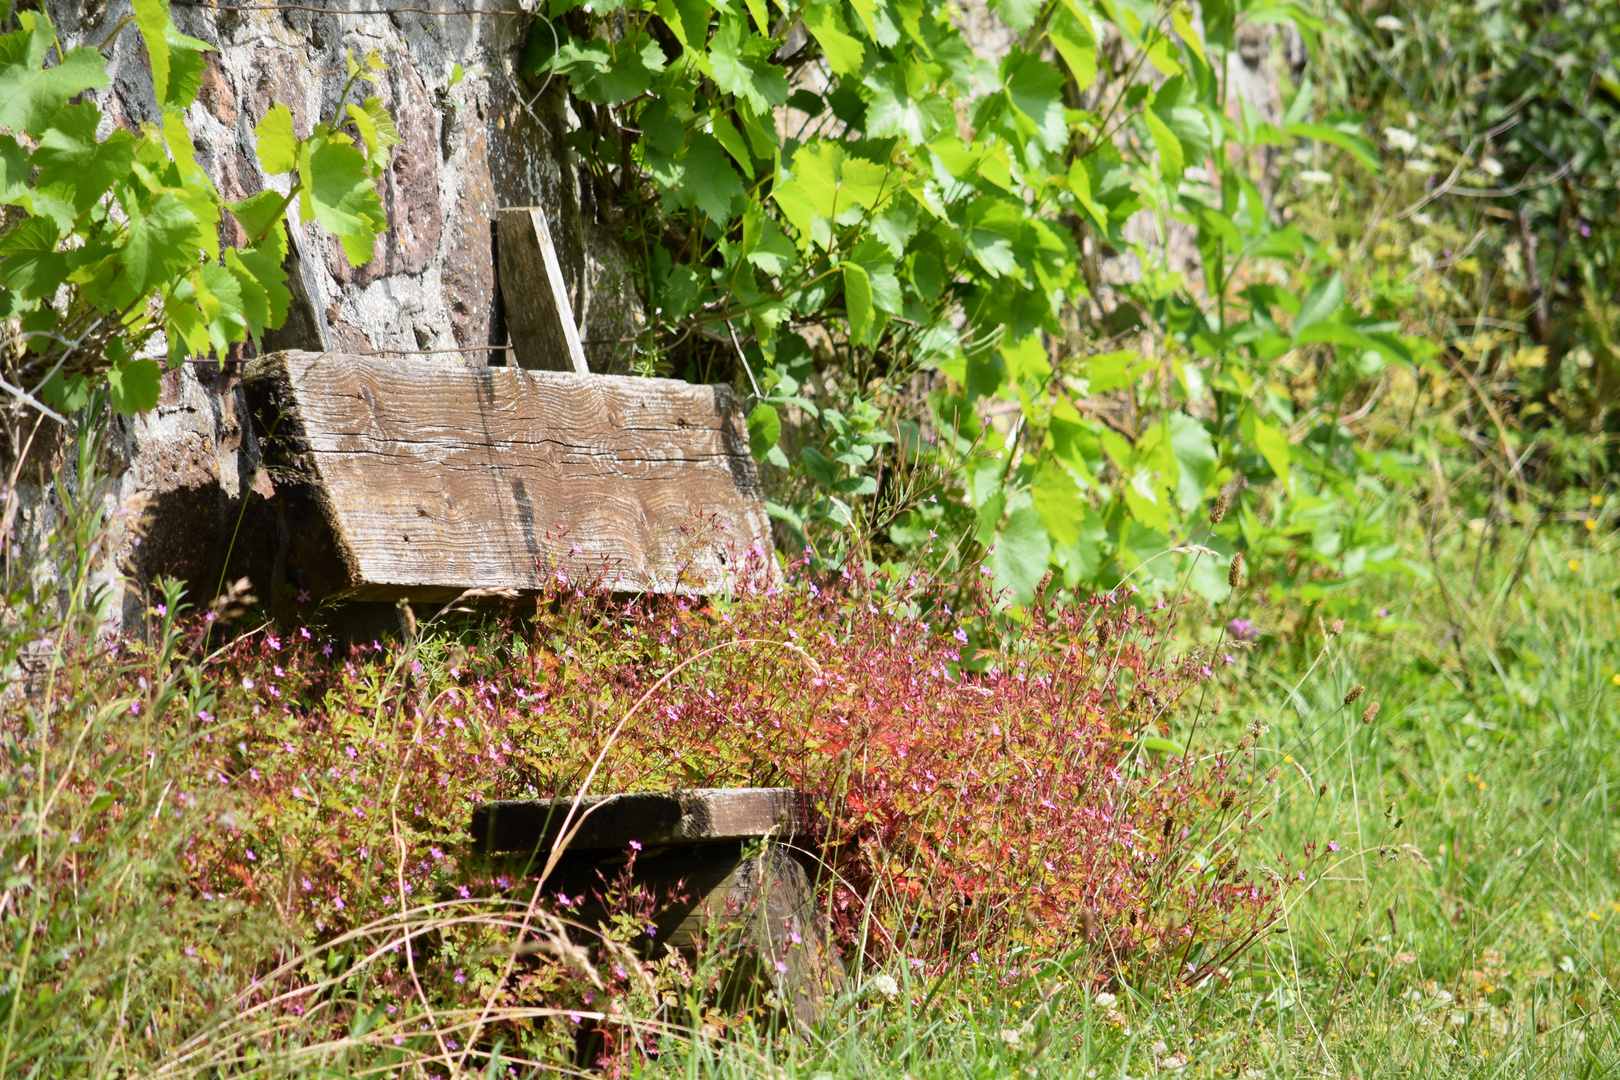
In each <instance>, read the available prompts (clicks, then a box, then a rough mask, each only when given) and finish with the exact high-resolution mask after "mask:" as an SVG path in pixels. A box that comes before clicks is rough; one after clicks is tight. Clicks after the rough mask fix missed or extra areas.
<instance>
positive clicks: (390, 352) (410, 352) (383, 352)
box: [181, 345, 513, 365]
mask: <svg viewBox="0 0 1620 1080" xmlns="http://www.w3.org/2000/svg"><path fill="white" fill-rule="evenodd" d="M510 348H513V346H511V345H468V346H467V347H466V348H465V349H371V350H369V351H367V352H363V353H355V354H354V355H356V356H440V355H443V354H447V353H464V352H505V351H506V350H507V349H510ZM248 359H252V358H251V357H248V358H243V359H240V360H237V359H229V358H227V359H219V360H213V359H209V358H208V357H203V358H202V359H200V360H182V361H181V363H183V364H192V365H203V364H208V365H216V364H217V365H224V364H245V363H247V361H248Z"/></svg>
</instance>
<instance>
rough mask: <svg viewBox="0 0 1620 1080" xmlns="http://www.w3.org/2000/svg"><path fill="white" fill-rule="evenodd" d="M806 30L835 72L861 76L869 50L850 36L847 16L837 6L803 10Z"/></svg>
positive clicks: (811, 7)
mask: <svg viewBox="0 0 1620 1080" xmlns="http://www.w3.org/2000/svg"><path fill="white" fill-rule="evenodd" d="M804 27H805V29H806V30H808V31H810V36H811V37H813V38H815V39H816V44H818V45H820V46H821V52H822V55H824V56H825V57H826V58H827V63H828V64H829V65H831V67H832V69H833V72H834V73H835V74H838V75H856V74H859V73H860V70H861V61H862V59H863V58H864V57H865V55H866V47H865V46H864V45H862V44H861V43H860V41H859V40H858V39H856V38H854V37H851V36H850V33H849V30H848V29H847V28H846V27H845V26H844V13H843V10H842V8H841V7H840V6H839V5H837V4H829V3H818V4H811V5H809V6H808V7H806V8H805V9H804Z"/></svg>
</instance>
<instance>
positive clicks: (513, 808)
mask: <svg viewBox="0 0 1620 1080" xmlns="http://www.w3.org/2000/svg"><path fill="white" fill-rule="evenodd" d="M573 802H574V800H572V799H536V800H511V801H498V802H488V803H484V804H483V805H481V806H479V807H478V808H477V809H476V810H474V812H473V819H472V838H473V843H474V846H475V848H476V849H477V850H478V851H480V852H482V853H483V854H485V855H487V856H492V857H500V856H506V857H507V858H508V859H509V860H511V861H514V862H518V863H520V864H521V865H520V866H519V867H518V869H520V870H526V871H527V872H529V873H535V872H538V871H539V870H540V868H541V867H543V866H544V865H545V863H546V861H547V858H548V856H549V854H550V852H551V850H552V846H553V844H554V843H555V842H556V841H557V839H558V837H559V836H561V835H563V833H562V828H563V824H564V821H565V820H566V819H567V817H568V812H569V809H570V807H571V806H572V805H573ZM573 825H577V826H578V828H577V831H575V830H573ZM570 830H571V831H572V832H573V835H572V837H571V839H569V840H568V843H567V850H566V853H565V854H564V855H563V856H562V858H561V859H560V860H559V862H558V864H557V868H556V869H555V870H554V871H553V874H552V878H551V879H548V880H549V882H551V883H554V887H555V889H556V890H557V891H560V892H563V893H564V894H566V895H569V896H579V895H583V896H585V897H589V896H590V895H591V894H592V892H593V891H596V890H600V889H602V888H603V881H604V878H611V877H612V876H613V875H614V874H615V873H616V869H615V868H617V867H622V866H623V865H624V864H625V862H626V861H627V859H628V857H629V855H630V854H631V851H632V849H631V843H632V841H633V842H635V843H637V844H640V845H641V850H640V851H638V852H635V868H634V873H633V880H634V881H636V882H638V883H641V884H644V885H646V886H647V887H649V888H650V889H652V890H653V891H654V892H655V893H656V894H658V895H660V896H661V897H662V898H663V899H664V901H665V906H664V907H663V910H662V914H660V915H659V916H657V917H656V918H655V919H654V928H655V930H656V933H655V934H653V935H651V936H650V937H649V939H648V940H647V941H646V942H645V945H646V947H647V948H648V950H649V951H650V952H653V953H656V952H657V951H658V950H661V949H671V948H673V949H680V950H683V951H685V952H687V953H688V954H691V953H693V952H695V950H696V949H697V948H698V946H699V944H700V943H701V942H702V941H704V940H705V939H707V940H710V941H714V940H716V939H717V938H720V937H724V936H726V935H730V936H731V939H732V940H734V941H736V943H738V944H740V945H742V946H744V956H742V957H740V959H741V960H742V961H743V964H744V965H745V966H747V967H748V968H749V970H748V972H747V973H746V976H745V977H744V978H741V979H739V980H737V982H738V983H739V984H741V983H743V982H746V981H748V980H754V981H756V982H757V983H759V984H762V985H763V986H764V987H766V988H767V989H769V990H771V991H774V993H775V996H776V997H777V999H778V1000H780V1001H781V1002H783V1003H784V1004H785V1006H786V1007H787V1009H788V1010H789V1011H790V1012H791V1014H792V1015H793V1017H794V1018H795V1019H797V1020H799V1021H802V1022H804V1023H806V1024H811V1025H813V1024H815V1023H816V1022H818V1021H819V1020H820V1019H821V1017H822V1015H823V1014H824V1011H825V1008H826V1004H827V1002H828V1001H829V999H830V998H831V997H832V996H833V995H834V994H836V993H837V992H838V991H839V990H841V989H842V987H843V983H844V973H843V968H842V966H841V964H840V963H839V960H838V956H837V953H836V952H835V951H834V949H833V947H832V945H831V942H830V941H829V940H828V936H827V930H826V920H825V919H824V918H823V916H822V914H821V912H820V911H819V910H817V907H816V898H815V884H814V880H813V878H812V876H811V873H810V872H807V870H806V862H807V861H809V862H810V864H811V866H812V868H813V866H814V862H813V860H807V857H806V855H805V854H804V851H805V848H804V845H807V844H809V843H810V842H811V840H812V838H811V820H810V806H809V803H808V800H806V799H805V798H804V797H803V796H802V795H801V794H800V793H799V792H797V791H795V790H793V789H792V788H709V789H699V790H692V791H668V792H638V793H633V794H619V795H596V796H590V797H588V798H585V799H582V800H580V805H579V807H578V809H577V810H576V811H575V814H574V817H573V821H572V823H571V825H570ZM548 887H549V886H548ZM580 914H581V915H582V916H583V917H585V918H587V919H601V918H605V917H606V915H607V912H605V911H603V910H602V909H601V907H600V905H599V904H595V903H593V902H590V901H587V902H586V905H585V908H584V909H583V910H582V911H581V912H580Z"/></svg>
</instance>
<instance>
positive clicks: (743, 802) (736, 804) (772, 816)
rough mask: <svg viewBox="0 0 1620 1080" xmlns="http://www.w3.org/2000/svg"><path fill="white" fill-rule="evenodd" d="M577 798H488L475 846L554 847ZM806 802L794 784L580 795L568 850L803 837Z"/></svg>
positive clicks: (476, 819)
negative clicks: (794, 787)
mask: <svg viewBox="0 0 1620 1080" xmlns="http://www.w3.org/2000/svg"><path fill="white" fill-rule="evenodd" d="M573 801H574V800H573V799H512V800H502V801H496V802H488V803H484V804H482V805H480V806H479V807H478V808H477V809H475V810H474V811H473V819H472V837H473V843H474V845H475V846H477V847H478V848H479V849H480V850H482V851H487V852H502V851H534V850H536V849H539V848H541V847H545V848H547V849H549V848H550V846H551V844H552V842H553V841H554V840H555V839H556V837H557V834H558V831H559V830H560V829H561V827H562V823H563V819H564V818H565V817H566V816H567V814H568V810H569V807H570V806H571V805H572V804H573ZM808 815H809V804H808V802H807V801H806V800H805V798H804V797H803V796H802V795H800V794H799V792H797V791H795V790H794V789H793V788H696V789H693V790H690V791H644V792H634V793H629V794H616V795H591V796H588V797H586V798H584V799H581V800H580V809H579V813H577V814H575V815H574V821H575V823H576V824H578V825H579V831H578V832H577V833H576V834H575V836H574V839H573V841H572V842H571V843H570V844H569V848H570V850H575V849H577V850H585V849H591V848H607V849H612V850H623V849H624V848H625V847H626V846H627V845H628V844H629V843H630V841H632V840H634V841H636V842H637V843H639V844H641V845H643V846H644V847H649V848H650V847H657V846H661V845H665V844H715V843H724V842H726V841H732V840H757V839H760V838H762V837H766V836H775V837H779V838H787V837H794V836H803V835H805V834H806V833H807V832H808V831H809V830H808V825H809V816H808Z"/></svg>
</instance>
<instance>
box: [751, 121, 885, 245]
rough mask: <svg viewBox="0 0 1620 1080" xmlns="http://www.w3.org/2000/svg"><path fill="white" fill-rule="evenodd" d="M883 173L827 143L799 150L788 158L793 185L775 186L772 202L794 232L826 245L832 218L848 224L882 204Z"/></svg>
mask: <svg viewBox="0 0 1620 1080" xmlns="http://www.w3.org/2000/svg"><path fill="white" fill-rule="evenodd" d="M888 178H889V177H888V172H887V170H885V169H884V168H883V167H882V166H881V165H879V164H877V163H876V162H874V161H869V160H867V159H866V158H863V157H857V156H856V155H853V154H850V153H849V152H848V151H847V150H845V149H844V147H842V146H840V145H839V144H837V143H836V142H832V141H830V140H827V141H817V142H813V143H809V144H807V145H805V146H801V147H800V148H799V149H798V151H797V152H796V153H795V154H794V155H793V165H792V179H791V180H789V181H788V182H787V183H785V184H779V185H777V186H776V187H775V188H774V189H773V190H772V192H771V197H772V198H774V199H775V200H776V203H777V205H778V206H780V207H781V208H782V213H783V215H784V216H786V217H787V219H788V221H790V222H791V223H792V224H793V227H794V228H795V229H797V230H799V232H800V234H801V235H802V237H803V239H801V240H800V243H801V244H804V243H808V242H809V240H810V238H811V237H814V238H815V240H817V241H818V242H820V243H821V244H823V245H826V244H828V243H830V242H831V235H832V234H831V228H830V227H829V225H828V223H829V222H830V221H831V220H832V219H833V217H834V216H835V215H836V216H837V217H838V218H840V219H843V218H845V217H846V215H847V216H848V220H849V221H850V222H853V221H855V220H858V219H859V217H860V214H861V211H862V209H865V208H873V209H875V208H877V206H879V205H881V203H882V202H883V201H886V199H885V196H886V194H891V193H892V192H893V190H894V189H893V188H892V187H890V188H888V189H887V191H886V190H885V189H886V182H887V180H888Z"/></svg>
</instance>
